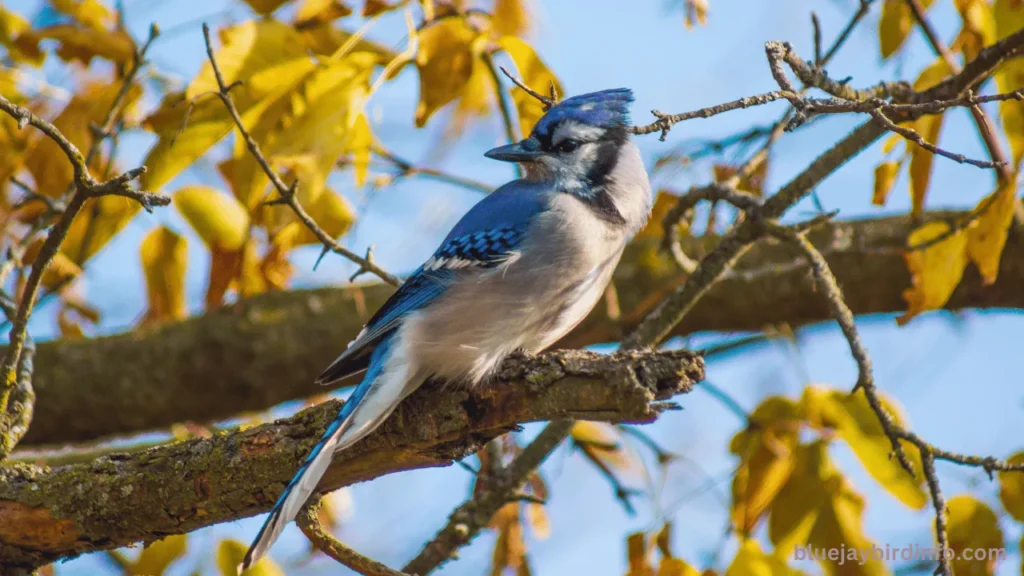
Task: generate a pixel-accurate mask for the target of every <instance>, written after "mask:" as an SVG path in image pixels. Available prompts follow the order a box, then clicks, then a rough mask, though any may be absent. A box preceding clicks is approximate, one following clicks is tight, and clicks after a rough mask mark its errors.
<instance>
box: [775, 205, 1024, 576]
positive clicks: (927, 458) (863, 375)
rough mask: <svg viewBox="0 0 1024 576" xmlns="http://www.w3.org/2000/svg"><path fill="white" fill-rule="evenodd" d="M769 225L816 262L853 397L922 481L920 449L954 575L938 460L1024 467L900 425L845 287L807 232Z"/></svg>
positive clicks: (989, 468)
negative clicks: (906, 445) (847, 361)
mask: <svg viewBox="0 0 1024 576" xmlns="http://www.w3.org/2000/svg"><path fill="white" fill-rule="evenodd" d="M765 226H766V228H767V229H768V231H769V233H771V234H772V235H773V236H775V237H777V238H779V239H781V240H784V241H787V242H789V243H791V244H792V245H794V246H796V247H797V248H798V249H799V250H800V251H801V252H802V253H803V255H804V257H805V258H807V260H808V261H809V262H810V264H811V268H812V270H813V271H814V277H815V280H816V281H817V284H818V287H819V288H820V289H821V291H822V293H823V294H824V296H825V297H826V299H827V300H828V304H829V307H830V308H831V309H832V315H833V317H834V318H835V320H836V322H837V323H838V324H839V327H840V330H842V332H843V336H844V337H845V338H846V341H847V343H848V344H849V346H850V353H851V354H852V356H853V358H854V360H855V361H856V362H857V368H858V377H857V384H856V385H855V386H854V388H853V391H852V393H856V392H857V391H858V390H862V391H863V392H864V395H865V398H866V399H867V401H868V404H869V406H870V407H871V410H872V411H873V412H874V413H875V416H876V417H877V418H878V422H879V424H880V425H881V427H882V431H883V433H884V434H885V435H886V437H888V438H889V441H890V443H891V445H892V448H893V454H894V455H895V456H896V459H897V461H898V462H899V463H900V466H902V467H903V469H904V470H906V471H907V473H909V474H910V475H911V476H912V477H913V476H916V473H915V471H914V468H913V466H912V465H911V463H910V460H909V458H908V457H907V455H906V452H905V451H904V449H903V444H902V442H903V441H907V442H910V443H911V444H913V445H914V446H916V447H917V449H918V451H919V452H920V455H921V464H922V472H923V474H924V478H925V483H926V484H927V485H928V491H929V493H930V495H931V500H932V504H933V506H934V508H935V533H936V538H937V540H938V544H939V567H938V570H936V574H945V575H949V574H950V568H949V564H948V559H947V558H946V557H945V554H944V553H945V551H946V550H947V549H948V548H949V536H948V533H947V524H946V503H945V500H944V498H943V496H942V490H941V488H940V485H939V479H938V476H937V474H936V472H935V459H936V458H938V459H941V460H946V461H949V462H954V463H957V464H960V465H964V466H972V467H978V468H982V469H984V470H985V472H987V473H988V475H989V477H990V478H991V477H992V474H993V471H995V470H1000V471H1018V472H1020V471H1024V463H1022V464H1009V463H1008V462H1004V461H1000V460H997V459H996V458H993V457H981V456H965V455H961V454H956V453H953V452H949V451H946V450H942V449H940V448H936V447H935V446H933V445H932V444H930V443H929V442H926V441H925V440H924V439H922V438H921V437H920V436H918V435H917V434H916V433H914V432H912V431H910V430H907V429H906V428H904V427H903V426H901V425H900V424H899V423H897V422H896V421H895V420H894V419H893V417H892V415H891V414H889V412H888V410H886V408H885V406H884V404H883V403H882V401H881V398H880V395H879V392H878V389H877V387H876V385H875V382H874V378H873V376H872V374H871V360H870V358H869V357H868V353H867V350H866V349H865V348H864V345H863V343H861V340H860V336H859V335H858V333H857V329H856V326H855V324H854V321H853V313H852V312H851V311H850V308H849V306H847V304H846V301H845V299H844V298H843V295H842V292H841V291H840V289H839V285H838V283H837V282H836V279H835V276H834V275H833V274H832V271H831V269H830V268H829V265H828V263H827V262H826V261H825V258H824V256H822V255H821V253H820V252H819V251H818V250H817V249H816V248H815V247H814V245H812V244H811V243H810V241H809V240H807V238H806V237H805V236H804V235H803V234H802V233H797V232H794V231H793V230H792V229H791V228H787V227H784V226H779V225H777V224H773V223H765Z"/></svg>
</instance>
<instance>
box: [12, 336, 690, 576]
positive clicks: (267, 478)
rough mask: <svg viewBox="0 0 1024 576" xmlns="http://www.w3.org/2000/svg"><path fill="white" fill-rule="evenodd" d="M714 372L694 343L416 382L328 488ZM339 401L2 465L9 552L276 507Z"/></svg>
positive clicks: (671, 389) (115, 540)
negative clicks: (83, 454)
mask: <svg viewBox="0 0 1024 576" xmlns="http://www.w3.org/2000/svg"><path fill="white" fill-rule="evenodd" d="M703 374H704V368H703V361H702V359H701V358H700V356H698V355H696V354H694V353H692V352H687V351H672V352H657V353H649V352H622V353H616V354H612V355H600V354H596V353H591V352H580V351H569V352H551V353H546V354H542V355H540V356H537V357H533V358H523V357H517V358H513V359H510V360H508V361H506V363H505V364H504V365H503V367H502V369H501V371H500V372H499V374H498V375H497V377H496V379H495V381H494V382H492V383H491V384H489V385H487V386H479V387H475V388H473V389H471V390H470V389H464V388H459V387H449V388H447V389H446V393H445V394H437V393H436V389H433V387H434V386H436V385H437V384H428V385H427V386H425V387H424V388H423V389H421V390H419V391H417V392H416V393H414V394H413V395H412V396H410V397H409V399H408V400H406V401H405V402H404V403H403V404H402V405H401V406H400V407H399V408H398V410H397V411H396V412H395V414H394V415H393V416H392V417H391V418H389V419H388V421H387V422H385V423H384V425H383V426H382V427H381V428H380V429H379V430H378V431H376V432H375V433H374V434H372V435H371V436H370V437H368V438H367V439H365V440H364V441H361V442H359V443H358V444H356V445H355V446H353V447H352V448H351V449H349V450H346V451H345V452H343V453H342V454H341V455H339V457H338V458H337V459H336V460H335V461H334V463H333V465H332V467H331V468H330V469H329V470H328V472H327V474H326V475H325V476H324V479H323V480H322V481H321V484H320V488H321V489H322V490H325V491H326V490H333V489H336V488H338V487H341V486H346V485H349V484H352V483H355V482H360V481H365V480H369V479H371V478H375V477H378V476H381V475H384V474H390V473H393V472H398V471H401V470H409V469H415V468H424V467H430V466H444V465H448V464H450V463H451V462H452V460H453V459H460V458H462V457H464V456H466V455H469V454H472V453H473V452H475V451H476V450H479V449H480V448H481V447H482V446H483V444H484V443H485V442H487V441H488V440H490V439H491V438H494V437H496V436H497V435H499V434H502V433H504V432H508V431H509V430H511V429H514V428H515V427H516V426H517V425H518V424H520V423H523V422H532V421H538V420H558V419H563V418H577V419H588V420H606V421H611V422H623V421H625V422H649V421H652V420H654V419H656V418H657V417H658V414H659V413H660V412H661V411H662V410H664V409H665V408H666V407H667V406H666V405H665V404H664V403H663V402H661V401H664V400H667V399H669V398H671V397H672V396H673V395H675V394H679V393H683V392H687V391H689V390H690V389H691V388H692V386H693V385H694V383H695V382H697V381H699V380H701V379H702V378H703ZM338 409H339V402H337V401H334V400H332V401H328V402H324V403H322V404H319V405H317V406H315V407H312V408H309V409H307V410H303V411H302V412H300V413H299V414H297V415H295V416H293V417H291V418H287V419H283V420H279V421H277V422H274V423H271V424H265V425H262V426H256V427H252V428H246V429H243V430H237V431H233V432H227V433H221V434H216V435H214V436H213V437H212V438H207V439H196V440H189V441H185V442H177V443H174V444H170V445H166V446H160V447H157V448H153V449H150V450H146V451H144V452H138V453H134V454H114V455H110V456H105V457H102V458H98V459H96V460H94V461H92V462H88V463H83V464H73V465H68V466H60V467H55V468H47V467H39V466H32V465H16V466H15V465H11V466H8V467H5V468H0V475H2V478H0V565H4V566H19V565H20V566H27V567H33V566H38V565H41V564H43V563H46V562H51V561H54V560H56V559H59V558H66V557H69V556H75V555H78V554H81V553H84V552H88V551H92V550H101V549H111V548H117V547H120V546H125V545H127V544H131V543H133V542H139V541H144V542H150V541H153V540H156V539H159V538H162V537H164V536H166V535H168V534H180V533H185V532H190V531H193V530H196V529H199V528H202V527H204V526H209V525H212V524H216V523H218V522H225V521H230V520H236V519H238V518H243V517H246V516H252V515H255V514H259V513H262V512H266V511H267V510H269V509H270V507H271V506H272V505H273V502H274V500H275V499H276V498H277V497H278V495H279V494H280V492H281V490H283V489H284V486H285V484H286V483H287V482H288V480H289V479H290V478H291V476H292V475H293V474H294V472H295V469H296V468H298V467H299V465H300V464H301V462H302V460H303V459H304V458H305V456H306V454H307V453H308V451H309V449H310V448H311V447H312V446H313V444H315V443H316V442H317V441H318V439H319V437H320V435H321V434H322V433H323V430H324V428H325V427H326V426H327V425H328V423H329V422H330V421H331V420H332V419H333V418H334V417H335V416H336V415H337V412H338Z"/></svg>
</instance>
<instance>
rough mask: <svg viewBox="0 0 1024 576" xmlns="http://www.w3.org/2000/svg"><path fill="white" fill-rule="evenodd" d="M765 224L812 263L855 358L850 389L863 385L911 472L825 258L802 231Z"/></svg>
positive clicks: (862, 346)
mask: <svg viewBox="0 0 1024 576" xmlns="http://www.w3.org/2000/svg"><path fill="white" fill-rule="evenodd" d="M765 226H766V227H767V228H768V231H769V233H770V234H772V235H773V236H775V237H776V238H779V239H780V240H783V241H786V242H789V243H790V244H792V245H793V246H795V247H796V248H798V249H799V250H800V252H801V253H802V254H803V256H804V258H806V259H807V261H808V263H809V264H810V265H811V270H812V271H813V272H814V279H815V281H816V282H817V285H818V288H819V289H820V290H821V292H822V294H823V295H824V296H825V299H826V300H827V301H828V306H829V308H830V309H831V311H832V317H833V318H835V321H836V323H838V324H839V329H840V330H841V331H842V332H843V336H844V337H845V338H846V341H847V343H848V344H849V346H850V354H851V355H852V356H853V359H854V361H856V362H857V384H856V385H855V386H854V387H853V392H856V391H857V390H859V389H861V388H863V389H864V391H865V394H866V395H867V400H868V403H869V404H871V407H872V408H873V409H874V410H875V413H876V414H878V420H879V422H880V423H881V424H882V428H883V429H884V431H885V433H886V436H888V437H889V439H890V441H891V442H892V449H893V453H894V454H896V458H897V460H898V461H899V463H900V466H902V467H903V469H905V470H906V471H907V473H909V474H910V475H911V476H913V475H914V468H913V466H912V465H911V464H910V459H909V458H907V455H906V453H905V452H904V451H903V445H902V444H900V441H899V435H898V430H899V425H898V424H897V423H896V422H895V421H894V420H893V418H892V416H891V415H890V414H889V413H888V411H886V409H885V407H884V406H883V405H882V403H881V401H880V399H879V398H878V394H877V393H876V390H875V381H874V376H873V375H872V373H871V358H870V357H869V356H868V352H867V349H866V348H864V344H863V343H862V342H861V339H860V334H859V333H858V332H857V327H856V325H855V324H854V321H853V312H851V311H850V307H849V306H847V305H846V300H845V299H844V298H843V293H842V291H841V290H840V289H839V284H838V283H837V282H836V278H835V276H834V275H833V274H832V270H831V269H830V268H829V265H828V262H826V261H825V257H824V256H822V255H821V252H819V251H818V249H817V248H815V247H814V245H813V244H811V242H810V240H808V239H807V238H806V237H805V236H804V235H802V234H798V233H796V232H793V231H792V230H791V229H789V228H787V227H784V226H779V225H777V224H772V223H766V224H765Z"/></svg>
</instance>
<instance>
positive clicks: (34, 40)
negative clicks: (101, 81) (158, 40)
mask: <svg viewBox="0 0 1024 576" xmlns="http://www.w3.org/2000/svg"><path fill="white" fill-rule="evenodd" d="M46 39H50V40H56V41H57V42H58V44H59V46H58V47H57V56H58V57H60V59H61V60H64V61H65V62H71V61H74V60H77V61H79V62H81V63H82V65H83V66H88V65H89V63H90V62H92V59H93V58H97V57H98V58H106V59H107V60H112V61H114V62H117V63H119V64H120V63H125V62H128V61H130V60H131V59H132V57H133V56H134V55H135V43H134V42H132V38H131V36H129V35H128V34H126V33H125V32H123V31H121V30H96V29H94V28H85V27H81V26H76V25H75V24H53V25H52V26H46V27H43V28H33V29H31V30H28V31H26V32H25V33H24V34H22V35H21V36H19V37H18V41H17V42H18V46H19V47H22V48H24V47H25V46H26V45H31V44H38V43H39V41H40V40H46Z"/></svg>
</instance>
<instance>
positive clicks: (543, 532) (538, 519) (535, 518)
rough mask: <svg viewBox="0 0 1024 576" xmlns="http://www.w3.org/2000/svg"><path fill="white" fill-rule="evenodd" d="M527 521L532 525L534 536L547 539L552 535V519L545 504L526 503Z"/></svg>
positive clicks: (531, 529)
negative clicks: (549, 518)
mask: <svg viewBox="0 0 1024 576" xmlns="http://www.w3.org/2000/svg"><path fill="white" fill-rule="evenodd" d="M526 523H527V524H529V525H530V531H531V532H533V537H534V538H536V539H538V540H546V539H547V538H548V536H551V521H550V520H548V513H547V510H546V509H545V508H544V505H543V504H539V503H537V502H531V503H529V504H527V505H526Z"/></svg>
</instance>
